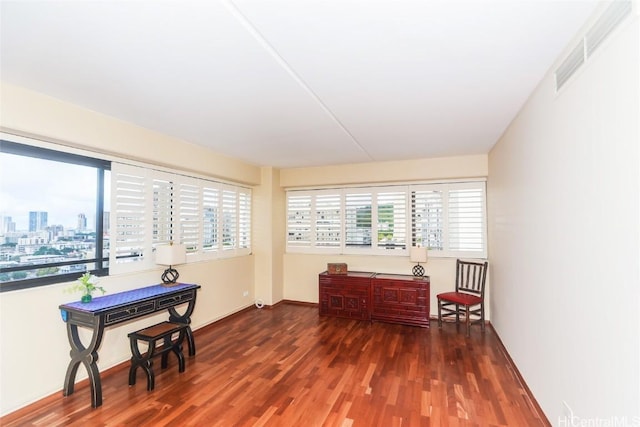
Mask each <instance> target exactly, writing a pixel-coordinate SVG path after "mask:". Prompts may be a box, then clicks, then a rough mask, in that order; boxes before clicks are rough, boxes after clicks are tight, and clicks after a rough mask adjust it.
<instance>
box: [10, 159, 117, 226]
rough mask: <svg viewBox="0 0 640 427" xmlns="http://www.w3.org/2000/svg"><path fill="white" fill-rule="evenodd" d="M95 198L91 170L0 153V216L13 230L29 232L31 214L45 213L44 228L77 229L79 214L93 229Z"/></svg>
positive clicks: (106, 202) (93, 173)
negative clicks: (56, 226)
mask: <svg viewBox="0 0 640 427" xmlns="http://www.w3.org/2000/svg"><path fill="white" fill-rule="evenodd" d="M106 181H107V182H106V183H105V184H108V180H106ZM95 195H96V172H95V168H90V167H86V166H78V165H72V164H65V163H60V162H53V161H49V160H43V159H36V158H31V157H24V156H16V155H12V154H7V153H0V217H5V216H10V217H11V218H12V221H13V222H15V223H16V230H17V231H25V230H28V229H29V212H31V211H39V212H48V225H50V226H51V225H63V226H64V228H65V229H75V228H77V221H78V220H77V218H78V214H80V213H83V214H85V215H86V216H87V228H89V229H92V230H93V229H95V221H94V217H95V204H96V202H95ZM108 205H109V200H106V201H105V210H106V211H108V210H109V209H108Z"/></svg>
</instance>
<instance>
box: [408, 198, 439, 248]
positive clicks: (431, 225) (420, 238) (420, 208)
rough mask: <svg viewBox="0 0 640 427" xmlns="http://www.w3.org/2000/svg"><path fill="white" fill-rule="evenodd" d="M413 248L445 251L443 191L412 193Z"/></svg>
mask: <svg viewBox="0 0 640 427" xmlns="http://www.w3.org/2000/svg"><path fill="white" fill-rule="evenodd" d="M411 212H412V215H411V221H412V236H411V242H412V245H413V246H422V247H425V248H430V249H431V250H440V251H441V250H443V249H444V201H443V194H442V190H439V189H422V190H413V191H412V192H411Z"/></svg>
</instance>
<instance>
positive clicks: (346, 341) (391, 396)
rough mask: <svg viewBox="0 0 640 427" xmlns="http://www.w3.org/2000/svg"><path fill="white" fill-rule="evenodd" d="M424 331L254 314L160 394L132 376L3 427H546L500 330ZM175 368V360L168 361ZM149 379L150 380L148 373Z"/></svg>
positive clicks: (202, 342) (207, 340) (288, 310)
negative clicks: (93, 403)
mask: <svg viewBox="0 0 640 427" xmlns="http://www.w3.org/2000/svg"><path fill="white" fill-rule="evenodd" d="M464 332H465V331H464V328H459V327H456V326H455V325H454V324H450V323H446V324H445V325H444V326H443V328H442V329H441V330H440V329H438V328H437V327H432V328H431V329H428V328H418V327H412V326H403V325H395V324H387V323H378V322H376V323H370V322H362V321H357V320H349V319H336V318H327V317H319V316H318V310H317V308H315V307H312V306H308V305H307V306H302V305H295V304H279V305H277V306H276V307H274V308H273V309H262V310H258V309H253V310H246V311H244V312H243V313H241V314H238V315H235V316H232V317H230V318H229V319H226V320H224V321H221V322H218V323H215V324H213V325H209V326H207V327H205V328H202V329H200V330H197V331H195V337H196V340H197V343H198V354H197V355H196V356H194V357H187V358H186V369H185V372H184V373H179V372H178V367H177V360H175V358H172V357H170V358H169V366H168V368H167V369H164V370H163V369H160V366H159V361H158V363H156V364H154V368H155V370H156V384H155V389H154V390H153V391H151V392H148V391H147V390H146V379H145V378H144V375H143V373H142V372H139V373H138V381H137V384H136V385H135V386H132V387H129V386H128V384H127V382H128V377H127V375H128V364H121V365H119V366H117V367H115V368H112V369H110V370H109V371H108V372H105V373H103V374H102V375H103V381H102V382H103V399H104V401H103V405H102V406H101V407H100V408H97V409H92V408H91V407H90V397H89V388H88V384H87V382H86V381H83V382H80V383H79V384H77V385H76V391H75V393H74V394H73V395H71V396H68V397H63V396H62V393H61V392H60V393H59V394H56V395H53V396H49V397H47V398H45V399H42V400H41V401H39V402H36V403H34V404H33V405H30V406H28V407H26V408H23V409H21V410H19V411H16V412H15V413H13V414H9V415H7V416H5V417H3V418H2V419H0V425H3V426H47V427H49V426H57V425H60V426H62V425H65V426H66V425H90V426H92V427H93V426H134V425H135V426H154V427H157V426H170V425H181V426H205V425H206V426H225V427H226V426H301V425H304V426H345V427H349V426H352V427H359V426H365V427H370V426H384V427H389V426H403V427H406V426H439V427H440V426H544V425H548V422H547V421H546V419H544V418H542V419H541V418H540V417H539V416H538V414H537V412H536V405H535V403H534V402H535V400H533V398H532V396H529V394H528V392H527V389H526V387H524V386H523V385H522V384H521V383H520V381H519V377H518V375H517V373H516V371H515V370H514V368H513V367H512V366H511V365H510V361H509V359H508V357H507V356H506V355H505V354H504V351H503V349H502V347H501V344H500V342H499V339H498V338H497V337H496V336H495V333H494V332H493V330H492V329H491V328H487V331H486V333H484V334H482V333H481V332H480V329H479V328H474V329H473V330H472V334H471V337H470V338H466V337H465V333H464ZM170 356H171V355H170ZM139 371H141V370H139Z"/></svg>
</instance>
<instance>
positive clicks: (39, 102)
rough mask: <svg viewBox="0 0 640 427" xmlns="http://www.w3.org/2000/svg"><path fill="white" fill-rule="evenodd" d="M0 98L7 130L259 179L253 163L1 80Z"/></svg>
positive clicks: (176, 166)
mask: <svg viewBox="0 0 640 427" xmlns="http://www.w3.org/2000/svg"><path fill="white" fill-rule="evenodd" d="M0 98H1V99H2V102H0V120H1V122H0V129H1V130H2V131H5V132H9V133H17V134H22V135H26V136H35V137H44V138H45V139H46V140H48V141H51V142H59V143H60V144H62V145H66V146H70V147H76V148H81V149H85V150H90V151H94V152H97V153H104V154H110V155H115V156H123V157H125V158H126V159H131V160H138V161H142V162H145V163H152V164H155V165H160V166H166V167H169V168H173V169H180V170H184V171H190V172H194V173H197V174H204V175H206V176H209V177H213V178H219V179H224V180H229V181H233V182H237V183H244V184H248V185H256V184H259V183H260V168H258V167H256V166H252V165H249V164H246V163H243V162H241V161H239V160H236V159H232V158H230V157H225V156H222V155H220V154H217V153H214V152H213V151H211V150H207V149H205V148H203V147H200V146H197V145H194V144H190V143H188V142H185V141H182V140H180V139H176V138H171V137H168V136H165V135H162V134H160V133H157V132H154V131H150V130H148V129H144V128H141V127H139V126H135V125H132V124H130V123H126V122H123V121H121V120H117V119H114V118H113V117H108V116H105V115H102V114H98V113H95V112H93V111H89V110H86V109H84V108H81V107H78V106H75V105H71V104H69V103H66V102H62V101H59V100H57V99H54V98H50V97H48V96H45V95H42V94H39V93H36V92H32V91H29V90H26V89H24V88H20V87H17V86H13V85H10V84H7V83H4V82H0Z"/></svg>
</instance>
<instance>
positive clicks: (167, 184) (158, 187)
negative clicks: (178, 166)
mask: <svg viewBox="0 0 640 427" xmlns="http://www.w3.org/2000/svg"><path fill="white" fill-rule="evenodd" d="M151 182H152V184H151V185H152V187H153V193H152V194H153V211H152V218H153V246H154V247H155V246H157V245H166V244H169V242H171V241H172V231H173V230H172V227H173V182H171V177H170V176H167V177H166V178H164V179H163V178H160V177H155V178H153V179H152V181H151Z"/></svg>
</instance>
